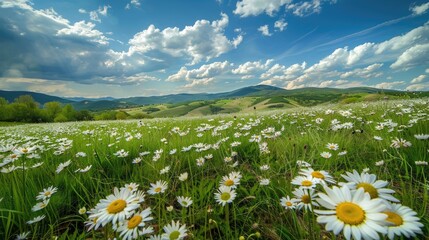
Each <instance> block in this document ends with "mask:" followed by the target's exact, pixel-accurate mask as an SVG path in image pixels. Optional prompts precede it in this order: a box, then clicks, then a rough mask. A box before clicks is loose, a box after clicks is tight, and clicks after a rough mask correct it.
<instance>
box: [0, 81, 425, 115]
mask: <svg viewBox="0 0 429 240" xmlns="http://www.w3.org/2000/svg"><path fill="white" fill-rule="evenodd" d="M21 95H31V96H32V97H33V98H34V99H35V101H36V102H39V103H40V104H41V105H43V104H44V103H46V102H51V101H57V102H60V103H63V104H71V105H72V106H73V107H74V108H75V109H77V110H90V111H103V110H111V109H122V110H125V111H130V112H144V113H146V114H149V115H151V116H154V117H174V116H184V115H187V114H190V115H199V114H202V115H205V114H216V113H235V112H241V111H248V110H251V109H253V108H255V107H257V108H258V109H265V108H268V109H275V108H290V107H297V106H314V105H317V104H322V103H329V102H331V103H332V102H340V103H350V102H356V101H371V100H377V99H382V98H385V97H386V96H388V97H390V98H397V97H408V98H409V97H417V96H429V92H404V91H396V90H380V89H376V88H370V87H356V88H347V89H339V88H313V87H309V88H301V89H293V90H286V89H283V88H278V87H273V86H268V85H257V86H249V87H244V88H240V89H237V90H233V91H229V92H223V93H198V94H187V93H182V94H169V95H164V96H149V97H129V98H121V99H114V98H111V97H105V98H100V99H88V98H80V97H75V98H68V99H65V98H60V97H56V96H50V95H47V94H42V93H35V92H25V91H2V90H0V97H3V98H5V99H7V100H8V101H9V102H12V101H13V100H14V99H15V98H17V97H19V96H21ZM72 100H74V101H72ZM139 106H140V107H139ZM142 106H143V107H142ZM136 108H137V109H139V110H138V111H136V110H135V109H136Z"/></svg>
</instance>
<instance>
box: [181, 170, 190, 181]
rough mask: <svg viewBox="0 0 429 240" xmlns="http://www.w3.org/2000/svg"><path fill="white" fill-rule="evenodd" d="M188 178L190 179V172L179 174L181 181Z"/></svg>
mask: <svg viewBox="0 0 429 240" xmlns="http://www.w3.org/2000/svg"><path fill="white" fill-rule="evenodd" d="M186 179H188V172H184V173H182V174H180V175H179V180H180V181H182V182H183V181H186Z"/></svg>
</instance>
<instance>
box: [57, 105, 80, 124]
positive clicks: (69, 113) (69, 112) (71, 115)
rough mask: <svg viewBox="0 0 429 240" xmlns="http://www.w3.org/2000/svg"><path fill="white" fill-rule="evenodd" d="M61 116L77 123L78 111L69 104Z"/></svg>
mask: <svg viewBox="0 0 429 240" xmlns="http://www.w3.org/2000/svg"><path fill="white" fill-rule="evenodd" d="M61 114H62V115H63V116H64V117H66V118H67V120H68V121H76V111H75V110H74V108H73V106H72V105H71V104H67V105H65V106H64V107H63V109H62V110H61Z"/></svg>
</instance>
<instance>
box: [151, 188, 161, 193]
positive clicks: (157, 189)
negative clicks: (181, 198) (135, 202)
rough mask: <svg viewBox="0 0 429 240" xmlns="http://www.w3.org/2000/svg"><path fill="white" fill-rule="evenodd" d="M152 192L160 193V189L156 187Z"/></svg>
mask: <svg viewBox="0 0 429 240" xmlns="http://www.w3.org/2000/svg"><path fill="white" fill-rule="evenodd" d="M153 191H154V192H156V193H159V192H161V187H157V188H155V190H153Z"/></svg>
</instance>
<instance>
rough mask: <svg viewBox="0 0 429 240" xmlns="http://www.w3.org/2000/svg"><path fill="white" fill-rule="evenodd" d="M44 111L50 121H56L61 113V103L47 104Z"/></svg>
mask: <svg viewBox="0 0 429 240" xmlns="http://www.w3.org/2000/svg"><path fill="white" fill-rule="evenodd" d="M43 110H44V111H45V113H46V115H47V117H48V119H49V121H54V119H55V117H56V116H57V115H58V114H59V113H61V110H62V109H61V103H59V102H47V103H45V105H44V106H43Z"/></svg>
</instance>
